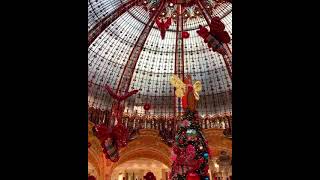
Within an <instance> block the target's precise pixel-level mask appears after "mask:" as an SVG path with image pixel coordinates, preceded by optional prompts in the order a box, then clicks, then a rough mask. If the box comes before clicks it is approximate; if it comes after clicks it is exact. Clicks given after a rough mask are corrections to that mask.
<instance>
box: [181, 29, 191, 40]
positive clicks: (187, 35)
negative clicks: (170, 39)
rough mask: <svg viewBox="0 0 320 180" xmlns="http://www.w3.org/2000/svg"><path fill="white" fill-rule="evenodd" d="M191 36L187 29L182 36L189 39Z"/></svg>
mask: <svg viewBox="0 0 320 180" xmlns="http://www.w3.org/2000/svg"><path fill="white" fill-rule="evenodd" d="M189 36H190V34H189V33H188V32H187V31H183V32H182V38H185V39H187V38H189Z"/></svg>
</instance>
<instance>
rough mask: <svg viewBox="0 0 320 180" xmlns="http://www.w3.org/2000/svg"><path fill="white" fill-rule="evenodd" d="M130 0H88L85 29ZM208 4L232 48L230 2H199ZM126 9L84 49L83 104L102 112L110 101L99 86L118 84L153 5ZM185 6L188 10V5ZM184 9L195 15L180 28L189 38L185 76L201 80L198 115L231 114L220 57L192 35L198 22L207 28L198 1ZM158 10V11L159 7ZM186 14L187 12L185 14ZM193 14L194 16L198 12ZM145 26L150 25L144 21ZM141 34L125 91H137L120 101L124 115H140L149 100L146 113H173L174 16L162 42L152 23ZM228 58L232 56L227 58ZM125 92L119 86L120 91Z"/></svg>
mask: <svg viewBox="0 0 320 180" xmlns="http://www.w3.org/2000/svg"><path fill="white" fill-rule="evenodd" d="M129 1H132V0H125V1H122V0H88V10H89V13H88V31H90V30H92V29H93V28H95V26H96V25H97V24H98V23H99V22H100V21H101V20H102V19H103V18H105V17H108V16H110V15H112V14H115V13H116V12H118V11H119V8H121V6H123V5H124V4H125V3H127V2H129ZM200 1H202V2H203V3H204V4H208V5H210V8H209V6H208V10H209V12H210V15H211V17H214V16H219V17H220V18H221V21H222V22H223V23H224V24H225V26H226V31H227V32H228V33H229V35H230V37H231V43H229V44H228V45H229V48H230V49H232V48H231V47H232V11H231V10H232V4H231V3H229V2H225V3H222V4H219V6H217V7H216V8H215V9H214V8H212V7H213V6H214V5H216V4H217V3H216V2H215V1H214V0H200ZM146 2H147V3H145V2H142V1H141V2H140V3H138V4H137V5H135V6H133V7H130V8H129V9H126V11H125V12H124V13H122V14H121V15H120V16H119V17H117V18H116V19H114V20H113V21H112V22H111V23H110V25H108V26H107V27H106V28H105V29H104V30H103V31H102V32H101V33H100V34H99V35H98V36H97V38H96V39H95V40H94V41H93V42H92V43H91V44H90V45H89V47H88V68H89V73H88V92H89V93H88V105H89V106H92V107H95V108H99V109H102V110H106V109H108V110H110V109H111V105H112V99H111V97H110V96H109V94H108V93H107V92H106V91H105V90H104V86H105V85H109V86H110V87H111V88H113V90H114V91H116V89H117V88H118V85H119V83H120V80H121V77H122V76H123V73H124V71H125V69H126V68H127V69H128V68H130V67H126V64H127V62H128V59H129V57H130V55H131V52H132V51H133V50H134V48H136V46H139V43H137V41H138V40H139V38H141V37H140V36H141V34H143V33H142V32H143V31H144V29H145V26H147V25H148V21H149V19H150V18H151V16H152V13H150V11H149V10H148V9H147V8H146V7H147V6H148V5H149V6H150V8H152V3H153V4H157V3H160V2H159V0H148V1H146ZM188 8H190V9H191V10H190V9H188ZM188 8H186V11H185V12H189V14H188V15H189V16H191V15H190V14H192V13H193V14H194V16H193V17H192V18H188V19H184V21H183V29H184V30H185V31H187V32H188V33H189V34H190V37H189V38H187V39H183V56H184V63H183V64H184V67H183V70H184V75H187V74H190V75H191V76H192V78H193V80H200V81H201V82H202V85H203V90H202V92H200V101H199V105H198V111H199V113H200V115H202V116H204V115H214V114H220V113H224V112H231V109H232V105H231V92H232V83H231V78H230V76H229V74H228V71H227V68H226V64H225V61H224V57H223V56H222V55H220V54H218V53H216V52H213V51H212V50H211V49H209V48H208V46H207V44H206V43H204V41H203V39H202V38H201V37H200V36H199V35H198V34H197V33H196V30H198V27H199V25H202V26H206V27H207V26H208V25H207V24H208V23H207V21H206V20H205V18H204V17H203V15H202V14H201V13H199V12H197V8H198V7H197V5H196V4H195V5H193V6H191V7H188ZM161 12H162V11H161ZM163 12H165V13H166V14H165V16H166V15H167V14H169V15H170V14H171V15H172V12H171V11H170V6H169V1H167V2H166V3H165V5H164V10H163ZM190 12H191V13H190ZM197 13H198V15H197ZM149 24H150V23H149ZM151 24H152V28H151V30H150V32H148V34H147V36H146V40H145V42H144V43H143V47H142V51H141V53H140V54H139V56H138V58H137V63H136V65H135V68H134V69H133V70H132V72H133V73H132V75H131V80H130V84H128V88H129V91H131V90H133V89H138V90H139V92H138V94H136V95H134V96H132V97H130V98H129V99H128V100H126V102H125V113H128V114H141V115H142V114H144V113H145V110H144V109H143V106H144V104H145V103H150V104H151V106H152V108H151V109H150V110H149V112H148V113H149V114H151V115H155V116H173V115H174V114H175V111H176V107H175V96H174V88H173V86H171V85H170V82H169V79H170V77H171V75H173V74H174V73H175V68H176V64H175V63H176V59H175V58H176V57H175V56H176V40H177V32H176V31H177V23H176V21H175V19H174V18H173V22H172V25H171V26H170V27H169V29H168V31H167V32H166V34H165V38H164V39H163V40H162V39H161V36H160V31H159V29H158V27H157V25H156V23H151ZM230 61H231V59H230ZM121 91H124V90H123V89H120V92H121Z"/></svg>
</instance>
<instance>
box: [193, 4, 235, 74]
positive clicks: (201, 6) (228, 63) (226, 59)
mask: <svg viewBox="0 0 320 180" xmlns="http://www.w3.org/2000/svg"><path fill="white" fill-rule="evenodd" d="M196 3H197V5H198V7H199V9H200V12H201V13H202V14H203V16H204V18H205V19H206V21H207V23H208V24H210V23H211V19H212V17H211V15H210V13H209V12H208V11H207V9H206V8H204V6H205V4H203V3H204V2H203V1H200V0H197V2H196ZM223 45H224V47H225V48H226V49H227V55H224V56H223V60H224V63H225V64H226V68H227V71H228V74H229V77H230V79H231V80H232V68H231V58H232V53H231V51H230V48H229V47H228V44H223Z"/></svg>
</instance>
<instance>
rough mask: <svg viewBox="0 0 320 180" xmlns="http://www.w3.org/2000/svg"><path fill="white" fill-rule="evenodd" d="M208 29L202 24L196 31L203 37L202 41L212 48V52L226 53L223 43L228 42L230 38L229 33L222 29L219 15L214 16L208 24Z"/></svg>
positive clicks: (223, 26)
mask: <svg viewBox="0 0 320 180" xmlns="http://www.w3.org/2000/svg"><path fill="white" fill-rule="evenodd" d="M209 27H210V31H208V29H207V28H205V27H203V26H201V25H200V26H199V30H198V31H197V33H198V34H199V36H201V37H202V38H203V39H204V42H205V43H207V44H208V47H209V48H212V50H213V51H214V52H218V53H220V54H221V55H226V52H227V50H226V49H225V47H224V46H223V44H227V43H230V41H231V39H230V36H229V34H228V33H227V32H226V31H225V30H224V29H225V25H224V24H223V23H222V22H221V20H220V18H219V17H214V18H212V20H211V23H210V25H209Z"/></svg>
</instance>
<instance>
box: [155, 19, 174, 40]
mask: <svg viewBox="0 0 320 180" xmlns="http://www.w3.org/2000/svg"><path fill="white" fill-rule="evenodd" d="M156 24H157V26H158V28H159V30H160V35H161V39H164V37H165V35H166V31H167V30H168V29H169V27H170V26H171V17H170V18H168V19H167V21H166V22H164V21H163V19H161V21H160V20H159V19H156Z"/></svg>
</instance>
